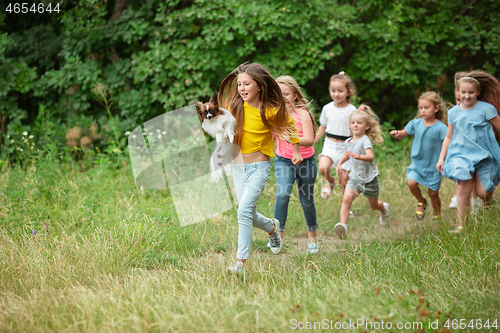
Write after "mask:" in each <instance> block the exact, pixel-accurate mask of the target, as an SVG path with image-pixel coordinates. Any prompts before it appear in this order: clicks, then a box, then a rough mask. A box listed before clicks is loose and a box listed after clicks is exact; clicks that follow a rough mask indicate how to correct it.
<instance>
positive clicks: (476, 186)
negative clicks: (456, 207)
mask: <svg viewBox="0 0 500 333" xmlns="http://www.w3.org/2000/svg"><path fill="white" fill-rule="evenodd" d="M473 179H474V181H473V183H472V196H474V192H475V193H476V198H480V199H481V200H483V201H484V202H489V201H491V197H492V196H493V191H492V192H486V190H485V188H484V186H483V184H482V183H481V181H480V180H479V179H478V178H477V175H475V174H474V178H473Z"/></svg>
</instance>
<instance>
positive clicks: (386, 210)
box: [379, 202, 389, 225]
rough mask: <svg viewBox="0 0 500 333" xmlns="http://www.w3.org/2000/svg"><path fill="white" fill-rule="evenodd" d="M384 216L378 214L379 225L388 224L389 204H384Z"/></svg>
mask: <svg viewBox="0 0 500 333" xmlns="http://www.w3.org/2000/svg"><path fill="white" fill-rule="evenodd" d="M384 208H385V214H382V213H380V212H379V213H380V225H387V223H389V204H388V203H387V202H384Z"/></svg>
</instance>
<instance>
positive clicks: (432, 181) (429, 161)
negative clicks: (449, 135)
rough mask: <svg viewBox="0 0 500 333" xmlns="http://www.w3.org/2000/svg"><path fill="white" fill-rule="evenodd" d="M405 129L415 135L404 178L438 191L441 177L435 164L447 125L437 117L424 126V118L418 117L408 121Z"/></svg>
mask: <svg viewBox="0 0 500 333" xmlns="http://www.w3.org/2000/svg"><path fill="white" fill-rule="evenodd" d="M405 131H406V133H408V134H409V135H414V136H415V137H414V138H413V144H412V146H411V164H410V166H409V167H408V169H407V170H406V178H407V179H412V180H414V181H416V182H417V183H419V184H422V185H424V186H425V187H427V188H429V189H431V190H433V191H439V187H440V186H441V179H442V178H443V177H442V176H441V173H440V172H438V171H437V169H436V164H437V162H438V161H439V154H441V146H442V145H443V140H444V138H445V137H446V132H447V131H448V126H446V125H445V124H443V123H442V122H441V121H440V120H439V119H438V121H436V122H435V123H434V124H433V125H431V126H425V125H424V119H423V118H419V119H413V120H412V121H410V122H408V124H406V126H405Z"/></svg>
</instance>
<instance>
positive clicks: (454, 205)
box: [448, 195, 457, 209]
mask: <svg viewBox="0 0 500 333" xmlns="http://www.w3.org/2000/svg"><path fill="white" fill-rule="evenodd" d="M448 208H452V209H457V196H456V195H454V196H453V198H451V202H450V205H449V206H448Z"/></svg>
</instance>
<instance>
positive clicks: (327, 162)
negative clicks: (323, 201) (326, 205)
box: [318, 156, 335, 198]
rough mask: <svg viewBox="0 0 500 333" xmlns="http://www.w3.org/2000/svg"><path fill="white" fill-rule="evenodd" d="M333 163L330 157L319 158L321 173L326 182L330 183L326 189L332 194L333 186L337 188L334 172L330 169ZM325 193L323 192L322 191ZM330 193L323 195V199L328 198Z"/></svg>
mask: <svg viewBox="0 0 500 333" xmlns="http://www.w3.org/2000/svg"><path fill="white" fill-rule="evenodd" d="M332 164H333V161H332V160H331V158H330V157H328V156H321V157H320V158H319V163H318V169H319V173H321V174H322V175H323V177H325V179H326V181H327V182H328V183H327V184H326V185H325V187H327V188H329V189H330V193H331V191H332V190H333V186H335V178H333V177H332V172H331V170H330V168H331V167H332ZM321 192H323V190H321ZM330 193H325V194H324V195H323V193H322V194H321V196H322V197H324V198H326V197H328V195H329V194H330Z"/></svg>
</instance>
